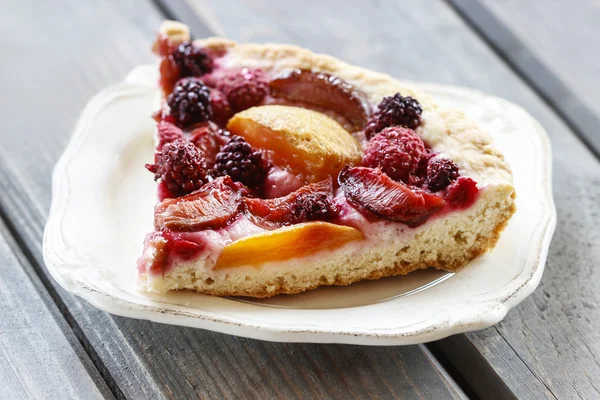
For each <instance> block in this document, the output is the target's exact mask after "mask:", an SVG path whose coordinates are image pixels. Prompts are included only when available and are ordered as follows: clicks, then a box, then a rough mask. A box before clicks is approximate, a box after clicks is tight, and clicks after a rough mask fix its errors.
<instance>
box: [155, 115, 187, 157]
mask: <svg viewBox="0 0 600 400" xmlns="http://www.w3.org/2000/svg"><path fill="white" fill-rule="evenodd" d="M156 129H157V132H158V145H157V146H156V150H157V151H161V150H162V148H163V146H164V145H165V144H167V143H171V142H173V141H175V140H177V139H183V138H184V136H183V131H182V130H181V128H179V127H178V126H176V125H174V124H172V123H170V122H168V121H159V122H158V124H157V125H156Z"/></svg>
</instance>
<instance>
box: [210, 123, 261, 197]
mask: <svg viewBox="0 0 600 400" xmlns="http://www.w3.org/2000/svg"><path fill="white" fill-rule="evenodd" d="M216 160H217V161H216V163H215V166H214V171H215V174H217V175H229V176H230V177H231V179H233V180H234V181H236V182H241V183H243V184H244V185H246V186H248V187H250V188H257V187H258V186H260V185H261V184H262V183H263V182H264V180H265V178H266V176H267V172H268V165H267V163H266V161H265V160H264V159H263V157H262V154H261V153H260V152H259V151H256V150H253V149H252V146H250V143H248V142H246V140H244V138H243V137H241V136H235V135H234V136H231V140H230V141H229V143H227V144H226V145H225V146H223V147H221V151H220V152H219V153H218V154H217V157H216Z"/></svg>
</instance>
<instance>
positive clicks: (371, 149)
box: [363, 126, 426, 183]
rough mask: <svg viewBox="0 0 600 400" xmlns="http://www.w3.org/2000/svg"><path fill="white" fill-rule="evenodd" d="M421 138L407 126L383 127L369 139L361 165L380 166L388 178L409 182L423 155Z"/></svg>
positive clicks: (423, 145) (424, 152)
mask: <svg viewBox="0 0 600 400" xmlns="http://www.w3.org/2000/svg"><path fill="white" fill-rule="evenodd" d="M425 154H426V151H425V144H424V143H423V140H422V139H421V138H420V137H419V135H417V134H416V133H415V131H413V130H412V129H409V128H404V127H401V126H394V127H390V128H385V129H384V130H383V131H381V132H380V133H378V134H377V135H375V136H374V137H373V139H371V141H369V142H368V143H367V145H366V147H365V151H364V154H363V165H364V166H367V167H371V168H380V169H381V170H382V171H383V172H385V173H386V174H387V175H388V176H389V177H390V178H392V179H395V180H397V181H403V182H405V183H408V182H409V177H410V176H411V175H413V174H415V173H416V172H417V169H418V167H419V163H420V161H421V159H422V158H423V157H424V156H425Z"/></svg>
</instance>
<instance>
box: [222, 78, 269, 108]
mask: <svg viewBox="0 0 600 400" xmlns="http://www.w3.org/2000/svg"><path fill="white" fill-rule="evenodd" d="M216 86H217V89H219V90H220V91H221V92H223V94H224V95H225V96H226V97H227V100H228V101H229V104H230V105H231V108H232V109H233V111H235V112H239V111H242V110H245V109H247V108H250V107H254V106H256V105H258V104H259V103H260V102H261V101H262V100H263V99H264V98H265V96H266V95H267V94H268V93H269V83H268V82H267V78H266V77H265V74H264V72H263V71H262V70H260V69H249V68H242V69H241V70H240V71H233V72H228V73H226V74H225V75H224V76H223V77H221V79H219V80H218V81H217V83H216Z"/></svg>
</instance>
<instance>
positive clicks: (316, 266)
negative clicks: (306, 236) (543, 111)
mask: <svg viewBox="0 0 600 400" xmlns="http://www.w3.org/2000/svg"><path fill="white" fill-rule="evenodd" d="M514 211H515V205H514V191H513V188H512V186H511V185H497V186H493V187H487V188H485V189H484V190H482V193H481V195H480V197H479V198H478V200H477V201H476V202H475V204H473V205H472V206H471V207H470V208H468V209H467V210H464V211H454V212H452V213H450V214H447V215H444V216H442V217H440V218H436V219H433V220H430V221H428V222H427V223H426V224H424V225H422V226H420V227H418V228H407V227H405V226H402V225H401V224H390V223H378V224H374V225H377V226H374V227H373V232H372V235H368V237H367V239H366V240H364V241H361V242H357V243H351V244H348V245H346V246H344V247H342V248H339V249H337V250H334V251H328V252H318V253H315V254H312V255H310V256H307V257H302V258H296V259H292V260H288V261H285V262H278V263H265V264H262V265H256V266H242V267H234V268H228V269H224V270H213V269H212V265H213V263H212V261H210V260H206V259H205V260H196V261H195V262H186V263H179V264H177V265H175V266H173V267H171V268H169V269H168V270H167V271H165V272H164V274H149V273H147V272H144V273H142V274H140V276H139V279H140V283H141V285H142V286H143V287H144V289H145V290H147V291H149V292H155V293H164V292H167V291H169V290H177V289H191V290H195V291H198V292H202V293H205V294H210V295H217V296H246V297H256V298H265V297H271V296H275V295H278V294H294V293H300V292H304V291H306V290H310V289H314V288H317V287H318V286H325V285H349V284H351V283H353V282H358V281H360V280H363V279H379V278H383V277H387V276H394V275H404V274H408V273H410V272H412V271H415V270H418V269H425V268H429V267H433V268H437V269H441V270H444V271H449V272H455V271H458V270H459V269H460V268H462V267H463V266H465V265H466V264H467V263H468V262H469V261H471V260H472V259H473V258H475V257H476V256H478V255H480V254H482V253H485V252H486V251H488V250H489V249H491V248H493V247H494V246H495V245H496V242H497V241H498V239H499V237H500V232H501V231H502V230H503V229H504V227H505V226H506V223H507V222H508V220H509V219H510V217H511V216H512V214H513V213H514ZM382 225H385V228H382Z"/></svg>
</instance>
